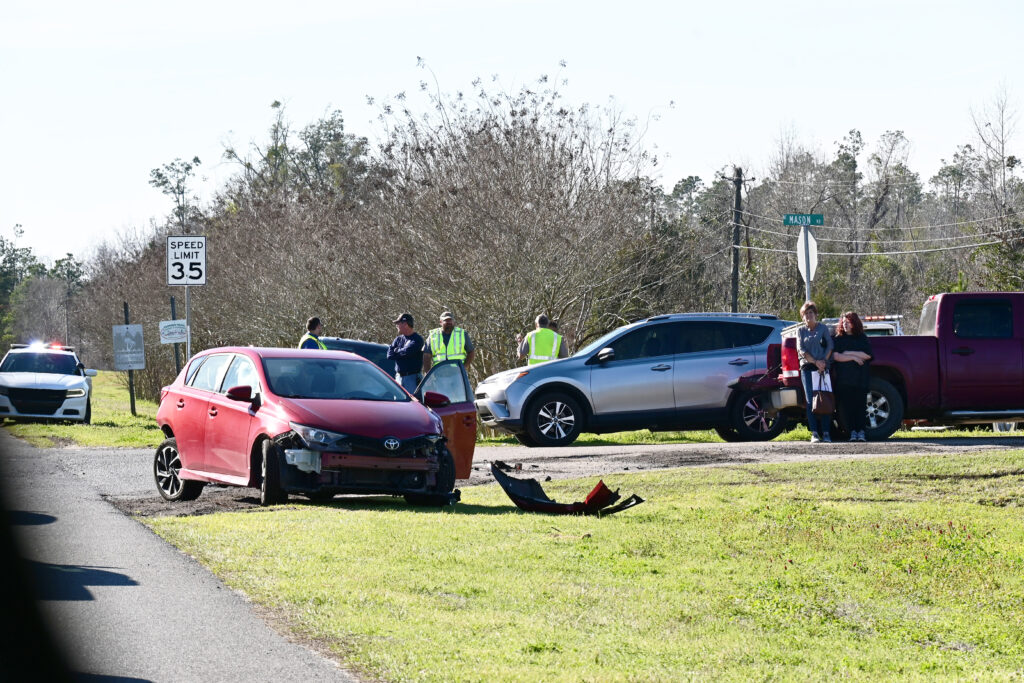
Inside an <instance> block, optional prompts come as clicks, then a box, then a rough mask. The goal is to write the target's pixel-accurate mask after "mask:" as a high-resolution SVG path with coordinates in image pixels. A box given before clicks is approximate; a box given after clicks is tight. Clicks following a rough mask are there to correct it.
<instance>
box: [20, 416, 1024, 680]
mask: <svg viewBox="0 0 1024 683" xmlns="http://www.w3.org/2000/svg"><path fill="white" fill-rule="evenodd" d="M999 448H1024V438H1021V437H1020V436H1016V435H1015V436H1013V437H998V438H997V437H992V438H971V439H926V438H922V439H898V440H891V441H886V442H881V443H868V444H848V443H847V444H831V445H826V444H807V443H802V442H769V443H747V444H721V443H718V444H677V445H656V446H629V447H623V446H581V447H569V448H549V449H544V448H532V449H531V448H525V447H491V448H478V449H477V453H476V457H475V459H474V471H473V474H472V477H471V479H470V480H469V481H461V482H459V485H460V486H466V485H475V484H486V483H490V482H491V481H493V479H492V478H491V476H490V471H489V470H490V464H491V462H493V461H495V460H501V461H504V462H505V463H507V464H509V465H511V466H513V467H514V466H515V465H517V464H518V465H520V467H521V474H515V473H513V475H514V476H523V477H527V476H532V477H534V478H537V479H538V480H540V481H544V480H545V479H547V478H548V477H551V478H554V479H559V478H575V477H585V476H592V475H608V474H613V473H617V472H633V471H642V470H651V469H660V468H667V467H687V466H729V465H740V464H750V463H766V462H791V461H807V460H823V459H850V458H866V457H879V456H883V457H884V456H887V455H907V454H926V453H953V452H969V451H972V450H993V449H999ZM152 457H153V453H152V451H151V450H150V449H100V448H88V449H87V448H74V447H67V448H58V449H35V448H32V447H29V446H26V445H25V444H23V443H22V442H20V441H18V440H16V439H14V438H12V437H10V436H9V435H7V433H6V432H4V431H3V430H0V473H2V481H3V482H4V483H5V484H6V485H7V486H6V487H5V488H6V494H7V501H8V506H9V508H10V509H11V510H12V514H11V516H10V519H11V522H12V523H13V524H14V529H15V532H16V533H17V536H18V538H19V539H20V540H21V542H22V547H23V554H24V555H25V556H26V557H27V559H28V560H29V561H30V562H31V568H32V570H33V573H34V574H35V576H36V577H37V579H38V581H39V586H40V589H41V590H40V592H41V595H40V598H41V603H40V604H41V605H42V607H43V610H44V612H45V614H46V615H47V616H48V617H49V618H50V622H51V624H52V626H53V630H54V631H55V633H56V634H57V635H58V636H59V637H60V638H61V640H62V641H63V646H64V648H65V651H66V652H67V653H68V654H69V656H70V657H71V658H72V667H73V668H74V670H75V671H77V672H83V673H85V674H90V675H91V676H92V678H88V679H87V680H111V679H112V680H152V681H197V680H204V681H205V680H217V681H242V680H244V681H253V680H256V681H263V680H271V679H273V680H278V681H291V680H295V681H319V680H342V681H351V680H356V678H355V677H354V676H353V675H352V674H351V673H349V672H346V671H343V670H341V669H339V668H338V667H337V666H336V665H335V664H334V663H333V662H332V661H330V660H328V659H327V658H325V657H322V656H320V655H319V654H317V653H316V652H314V651H313V650H311V649H308V648H307V647H304V646H302V645H300V644H296V643H292V642H289V641H287V640H286V639H285V638H284V637H283V636H281V635H280V634H278V633H277V632H275V631H274V630H273V629H271V628H270V627H269V626H268V625H267V624H266V623H264V621H262V620H261V618H260V617H259V615H258V614H257V613H256V611H255V610H254V609H253V606H252V605H251V604H250V603H248V602H247V601H246V600H245V598H244V597H243V596H241V595H239V594H237V593H235V592H233V591H231V590H230V589H228V588H227V587H226V586H224V584H222V583H221V582H220V581H219V580H218V579H217V578H216V577H214V576H213V575H212V574H211V573H209V572H208V571H207V570H206V569H204V568H203V567H201V566H200V565H199V564H198V563H197V562H195V561H194V560H192V559H191V558H189V557H187V556H185V555H183V554H182V553H180V552H179V551H178V550H176V549H175V548H173V547H171V546H169V545H167V544H166V543H165V542H164V541H162V540H161V539H160V538H158V537H157V536H156V535H154V534H153V533H151V532H150V531H149V530H148V529H147V528H146V527H145V526H143V525H142V524H140V523H138V522H136V521H134V520H133V519H132V518H131V517H129V516H126V515H125V514H123V511H127V512H130V513H131V514H141V515H147V514H183V513H188V514H195V513H203V512H215V511H218V510H230V509H239V508H244V507H252V506H254V505H257V504H258V501H257V499H256V496H255V495H254V491H252V490H249V489H238V488H221V487H208V489H207V490H206V491H204V492H203V494H202V495H201V496H200V497H199V500H198V501H196V502H195V503H193V504H188V505H183V504H169V503H166V502H164V501H163V500H162V499H161V498H160V497H159V496H158V494H157V492H156V489H155V485H154V483H153V477H152V471H151V469H150V468H151V463H152ZM583 493H585V491H583ZM510 505H511V503H510ZM108 677H109V678H108ZM2 680H4V677H3V676H2V675H0V681H2Z"/></svg>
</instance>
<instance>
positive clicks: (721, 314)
mask: <svg viewBox="0 0 1024 683" xmlns="http://www.w3.org/2000/svg"><path fill="white" fill-rule="evenodd" d="M669 318H676V319H678V318H747V319H752V320H778V319H779V316H777V315H771V314H770V313H730V312H728V311H714V312H707V313H665V314H663V315H653V316H651V317H650V318H646V320H667V319H669Z"/></svg>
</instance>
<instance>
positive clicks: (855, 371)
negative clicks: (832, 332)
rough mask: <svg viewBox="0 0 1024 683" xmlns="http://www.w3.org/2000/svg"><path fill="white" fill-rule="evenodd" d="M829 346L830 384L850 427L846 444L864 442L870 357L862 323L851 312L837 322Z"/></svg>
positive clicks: (868, 343)
mask: <svg viewBox="0 0 1024 683" xmlns="http://www.w3.org/2000/svg"><path fill="white" fill-rule="evenodd" d="M833 345H834V349H835V352H834V353H833V354H832V360H833V361H835V363H834V364H833V365H832V381H833V386H834V387H835V394H836V402H837V403H838V404H839V410H841V411H842V412H843V415H844V416H845V417H846V424H847V425H849V427H850V441H867V436H866V435H865V433H864V431H865V423H866V422H867V405H866V400H867V399H866V397H867V393H868V383H869V381H870V379H871V375H870V373H869V371H868V363H869V362H870V361H871V359H872V358H874V356H873V355H872V353H871V342H869V341H868V336H867V335H866V334H864V323H862V322H861V321H860V317H859V316H858V315H857V314H856V313H854V312H853V311H847V312H846V313H843V317H841V318H840V319H839V324H838V325H836V338H835V340H834V342H833Z"/></svg>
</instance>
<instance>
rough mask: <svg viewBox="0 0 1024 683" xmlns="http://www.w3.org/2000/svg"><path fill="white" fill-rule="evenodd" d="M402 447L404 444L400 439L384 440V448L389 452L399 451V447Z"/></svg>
mask: <svg viewBox="0 0 1024 683" xmlns="http://www.w3.org/2000/svg"><path fill="white" fill-rule="evenodd" d="M401 445H402V442H401V441H399V440H398V439H396V438H394V437H391V438H390V439H384V448H386V449H388V450H389V451H397V450H398V447H399V446H401Z"/></svg>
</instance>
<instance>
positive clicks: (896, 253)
mask: <svg viewBox="0 0 1024 683" xmlns="http://www.w3.org/2000/svg"><path fill="white" fill-rule="evenodd" d="M993 244H1002V242H980V243H978V244H959V245H956V246H954V247H936V248H934V249H908V250H906V251H865V252H861V253H856V252H845V251H819V252H818V256H858V257H859V256H901V255H905V254H927V253H930V252H933V251H954V250H956V249H975V248H977V247H987V246H990V245H993ZM734 248H735V249H751V250H753V251H775V252H780V253H783V254H795V253H796V251H795V250H794V249H769V248H767V247H748V246H746V245H742V244H741V245H736V246H734Z"/></svg>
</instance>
